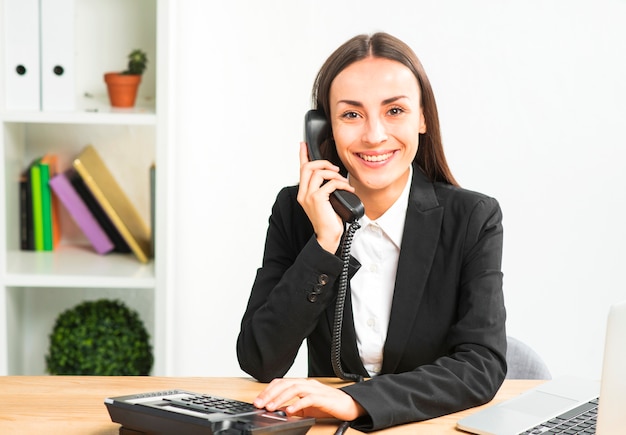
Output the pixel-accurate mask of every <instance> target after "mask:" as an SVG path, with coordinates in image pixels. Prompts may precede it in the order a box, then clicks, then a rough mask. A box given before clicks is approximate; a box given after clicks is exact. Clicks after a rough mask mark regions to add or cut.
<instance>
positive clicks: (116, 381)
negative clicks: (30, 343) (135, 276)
mask: <svg viewBox="0 0 626 435" xmlns="http://www.w3.org/2000/svg"><path fill="white" fill-rule="evenodd" d="M323 381H324V382H327V383H328V384H330V385H336V386H341V385H344V384H343V383H341V382H339V381H338V380H335V379H324V380H323ZM539 383H541V381H505V383H504V385H503V387H502V388H501V389H500V391H499V392H498V394H497V396H496V398H495V399H494V400H493V401H492V402H491V403H490V404H494V403H497V402H500V401H502V400H505V399H508V398H511V397H513V396H516V395H517V394H519V393H521V392H523V391H525V390H527V389H528V388H531V387H534V386H536V385H538V384H539ZM263 387H264V384H261V383H258V382H256V381H254V380H252V379H248V378H191V377H185V378H176V377H170V378H166V377H117V376H114V377H98V376H4V377H0V433H1V434H3V435H6V434H52V435H54V434H64V435H66V434H70V435H71V434H77V435H78V434H80V435H89V434H91V435H117V434H118V433H119V428H120V426H119V425H118V424H116V423H112V422H111V420H110V418H109V414H108V412H107V410H106V407H105V406H104V399H105V398H106V397H113V396H122V395H126V394H135V393H140V392H148V391H157V390H163V389H175V388H178V389H184V390H189V391H193V392H197V393H208V394H213V395H216V396H223V397H228V398H232V399H238V400H243V401H246V402H251V401H252V400H253V399H254V397H256V395H257V394H258V392H259V391H261V390H262V389H263ZM480 408H482V407H479V408H473V409H470V410H466V411H461V412H458V413H456V414H451V415H447V416H444V417H440V418H436V419H433V420H428V421H424V422H421V423H413V424H409V425H404V426H398V427H394V428H391V429H387V430H383V431H380V432H377V433H379V434H384V435H391V434H394V435H400V434H411V435H419V434H448V433H451V434H457V435H460V434H462V433H463V432H460V431H457V430H456V429H455V428H454V427H455V423H456V421H457V420H458V419H459V418H461V417H463V416H466V415H468V414H471V413H473V412H476V410H478V409H480ZM336 427H337V424H336V423H333V422H323V423H317V424H316V425H315V426H314V427H313V428H311V430H310V431H309V432H308V434H310V435H322V434H325V435H332V434H333V433H334V431H335V429H336ZM346 433H347V434H354V435H356V434H359V433H360V432H358V431H355V430H352V429H351V430H348V431H347V432H346ZM308 434H307V435H308Z"/></svg>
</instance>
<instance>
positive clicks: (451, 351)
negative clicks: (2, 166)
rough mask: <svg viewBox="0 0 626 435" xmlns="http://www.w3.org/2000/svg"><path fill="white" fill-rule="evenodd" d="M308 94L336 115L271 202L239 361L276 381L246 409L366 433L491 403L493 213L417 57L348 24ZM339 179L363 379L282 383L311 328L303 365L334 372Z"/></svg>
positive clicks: (500, 341) (496, 362) (496, 302)
mask: <svg viewBox="0 0 626 435" xmlns="http://www.w3.org/2000/svg"><path fill="white" fill-rule="evenodd" d="M313 99H314V105H315V106H316V107H317V109H319V110H321V111H323V112H324V113H325V114H326V116H327V118H328V119H329V120H330V124H331V127H332V132H331V137H330V138H329V140H328V141H326V143H325V145H326V147H325V148H323V149H322V153H323V154H324V155H325V156H326V158H327V159H328V160H315V161H309V159H308V155H307V150H306V146H305V144H301V145H300V166H301V169H300V183H299V185H298V186H293V187H287V188H285V189H283V190H282V191H281V192H280V193H279V195H278V197H277V200H276V203H275V204H274V207H273V209H272V215H271V217H270V222H269V229H268V233H267V239H266V246H265V253H264V258H263V264H262V267H261V268H260V269H259V270H258V272H257V276H256V279H255V282H254V285H253V288H252V292H251V295H250V299H249V302H248V307H247V309H246V312H245V314H244V316H243V319H242V323H241V331H240V334H239V337H238V340H237V355H238V358H239V363H240V365H241V368H242V369H243V370H245V371H246V372H247V373H249V374H250V375H252V376H254V377H255V378H257V379H258V380H260V381H262V382H269V381H272V382H271V383H270V384H269V385H268V386H267V387H266V388H265V390H264V391H263V392H261V393H260V395H259V396H258V397H257V398H256V400H255V402H254V403H255V405H256V406H258V407H265V408H267V409H268V410H275V409H278V408H284V410H285V412H286V413H288V414H293V415H306V416H313V417H318V418H321V417H335V418H338V419H341V420H346V421H351V422H352V426H353V427H355V428H356V429H359V430H362V431H371V430H378V429H382V428H385V427H389V426H393V425H397V424H402V423H407V422H413V421H420V420H424V419H429V418H432V417H436V416H439V415H443V414H447V413H451V412H455V411H458V410H461V409H465V408H469V407H473V406H477V405H480V404H483V403H485V402H487V401H489V400H490V399H491V398H492V397H493V396H494V394H495V393H496V391H497V390H498V388H499V387H500V385H501V383H502V381H503V380H504V376H505V373H506V362H505V353H506V336H505V308H504V302H503V294H502V273H501V257H502V223H501V221H502V216H501V211H500V208H499V205H498V203H497V201H496V200H494V199H493V198H490V197H487V196H485V195H482V194H479V193H476V192H471V191H468V190H464V189H461V188H460V187H458V185H457V183H456V181H455V180H454V178H453V176H452V174H451V172H450V170H449V169H448V166H447V163H446V159H445V156H444V153H443V147H442V144H441V137H440V132H439V121H438V115H437V108H436V104H435V100H434V96H433V93H432V89H431V87H430V84H429V81H428V78H427V77H426V74H425V72H424V70H423V68H422V66H421V64H420V62H419V60H418V59H417V57H416V56H415V54H414V53H413V51H412V50H411V49H410V48H409V47H408V46H406V45H405V44H404V43H403V42H401V41H400V40H398V39H396V38H394V37H392V36H390V35H388V34H385V33H377V34H374V35H371V36H368V35H360V36H356V37H354V38H352V39H351V40H349V41H347V42H346V43H345V44H343V45H342V46H341V47H339V48H338V49H337V50H336V51H335V52H334V53H333V54H332V55H331V56H330V57H329V59H328V60H327V61H326V62H325V64H324V65H323V66H322V68H321V70H320V71H319V73H318V76H317V79H316V81H315V85H314V89H313ZM336 189H341V190H347V191H350V192H353V193H355V194H356V195H357V196H358V197H359V198H360V199H361V201H362V202H363V205H364V208H365V216H364V217H363V218H361V219H360V221H359V224H360V226H361V229H359V230H358V231H357V232H356V233H355V235H354V240H353V244H352V256H353V259H352V263H351V264H352V267H351V268H350V283H349V291H348V296H347V299H346V306H345V315H344V318H343V335H342V349H341V362H342V367H343V369H344V370H345V372H348V373H353V374H357V375H360V376H363V377H366V378H368V379H367V380H365V381H364V382H358V383H355V384H352V385H349V386H347V387H344V388H341V389H335V388H333V387H329V386H324V385H322V384H320V383H318V382H316V381H315V380H306V379H301V380H298V379H280V378H281V377H282V376H284V374H285V373H286V372H287V371H288V370H289V368H290V367H291V365H292V363H293V361H294V358H295V356H296V354H297V352H298V349H299V348H300V345H301V343H302V342H303V340H305V339H306V340H307V345H308V362H309V376H311V377H325V376H333V373H334V372H333V368H332V365H331V337H332V328H333V326H332V325H333V316H334V308H335V296H336V291H337V290H336V289H337V279H338V277H339V275H340V274H341V269H342V261H341V259H340V258H339V257H338V255H337V251H338V248H339V246H340V242H341V239H342V235H343V234H344V231H345V225H344V223H343V222H342V220H341V219H340V218H339V217H338V216H337V214H336V213H335V212H334V210H333V208H332V207H331V205H330V202H329V196H330V194H331V192H333V191H334V190H336ZM312 293H313V294H315V295H316V297H314V298H311V297H310V295H311V294H312ZM273 379H274V380H273ZM288 402H289V405H288V406H285V405H286V404H288Z"/></svg>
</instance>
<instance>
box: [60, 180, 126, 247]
mask: <svg viewBox="0 0 626 435" xmlns="http://www.w3.org/2000/svg"><path fill="white" fill-rule="evenodd" d="M72 172H74V169H72V168H70V169H68V170H66V171H65V172H62V173H60V174H57V175H55V176H54V177H52V178H51V179H50V182H49V184H50V188H51V189H52V191H53V192H54V194H55V195H56V197H57V198H58V199H59V201H60V202H61V203H62V204H63V206H64V207H65V209H66V210H67V212H68V213H69V215H70V217H71V218H72V219H73V220H74V222H76V225H78V227H79V228H80V229H81V231H82V232H83V234H84V235H85V237H87V239H88V240H89V242H90V243H91V245H92V246H93V248H94V250H95V251H96V252H97V253H98V254H101V255H102V254H106V253H108V252H111V251H112V250H113V248H114V245H113V242H112V241H111V239H109V236H108V235H107V233H106V232H105V231H104V230H103V229H102V227H100V224H99V223H98V221H97V220H96V218H95V217H94V216H93V214H92V213H91V211H90V210H89V208H88V207H87V205H86V204H85V202H84V201H83V199H82V198H81V196H80V195H79V194H78V192H76V190H75V189H74V187H73V186H72V183H71V182H70V177H71V175H72Z"/></svg>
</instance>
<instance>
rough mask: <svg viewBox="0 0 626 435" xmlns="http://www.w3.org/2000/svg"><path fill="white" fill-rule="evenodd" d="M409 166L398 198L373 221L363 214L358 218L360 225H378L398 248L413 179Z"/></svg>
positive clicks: (411, 169)
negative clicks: (407, 175)
mask: <svg viewBox="0 0 626 435" xmlns="http://www.w3.org/2000/svg"><path fill="white" fill-rule="evenodd" d="M409 168H410V172H409V177H408V179H407V181H406V185H405V186H404V189H403V190H402V193H401V194H400V196H399V197H398V199H396V202H394V203H393V204H392V206H391V207H389V209H388V210H387V211H386V212H385V213H383V215H382V216H380V217H379V218H378V219H376V220H375V221H372V220H370V219H369V218H368V217H367V216H365V215H364V216H363V217H362V218H361V219H360V220H359V223H360V224H361V226H362V227H366V226H367V225H369V224H374V225H378V226H379V227H380V228H381V229H382V230H383V231H384V232H385V234H387V236H388V237H389V238H390V239H391V241H392V242H393V243H394V244H395V245H396V246H397V247H398V249H399V248H400V246H401V245H402V234H403V233H404V222H405V221H406V210H407V208H408V206H409V192H410V190H411V182H412V180H413V165H410V166H409Z"/></svg>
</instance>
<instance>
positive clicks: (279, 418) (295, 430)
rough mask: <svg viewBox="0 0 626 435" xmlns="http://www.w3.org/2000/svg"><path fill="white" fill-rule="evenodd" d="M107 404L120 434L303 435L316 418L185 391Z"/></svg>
mask: <svg viewBox="0 0 626 435" xmlns="http://www.w3.org/2000/svg"><path fill="white" fill-rule="evenodd" d="M104 404H105V406H106V408H107V410H108V411H109V415H110V416H111V420H112V421H113V422H115V423H119V424H121V425H122V428H120V434H122V433H124V434H131V433H132V434H137V435H139V434H146V435H148V434H149V435H170V434H176V435H197V434H205V435H218V434H219V435H226V434H228V435H253V434H254V435H262V434H272V435H304V434H306V433H307V432H308V430H309V429H310V428H311V426H313V424H314V423H315V419H314V418H308V417H294V416H287V415H285V413H284V412H282V411H276V412H269V411H265V410H263V409H258V408H255V407H254V405H252V404H251V403H247V402H241V401H238V400H234V399H228V398H223V397H218V396H212V395H208V394H199V393H194V392H190V391H184V390H167V391H154V392H149V393H140V394H132V395H127V396H118V397H108V398H106V399H105V400H104Z"/></svg>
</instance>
